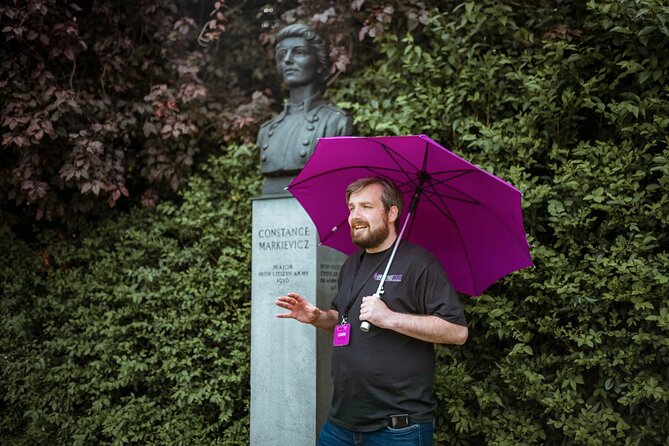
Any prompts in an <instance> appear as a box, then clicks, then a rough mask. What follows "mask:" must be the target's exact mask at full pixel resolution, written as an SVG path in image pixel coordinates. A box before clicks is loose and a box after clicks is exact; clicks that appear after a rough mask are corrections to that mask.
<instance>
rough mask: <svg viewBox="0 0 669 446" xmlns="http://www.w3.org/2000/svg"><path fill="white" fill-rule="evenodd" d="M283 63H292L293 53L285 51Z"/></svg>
mask: <svg viewBox="0 0 669 446" xmlns="http://www.w3.org/2000/svg"><path fill="white" fill-rule="evenodd" d="M283 61H284V62H285V63H293V52H292V51H290V50H288V51H286V54H285V55H284V56H283Z"/></svg>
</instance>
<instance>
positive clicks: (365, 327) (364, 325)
mask: <svg viewBox="0 0 669 446" xmlns="http://www.w3.org/2000/svg"><path fill="white" fill-rule="evenodd" d="M372 297H375V298H377V299H380V298H381V296H379V293H374V294H372ZM370 328H372V324H370V323H369V322H367V321H362V324H360V330H361V331H362V332H364V333H367V332H368V331H369V329H370Z"/></svg>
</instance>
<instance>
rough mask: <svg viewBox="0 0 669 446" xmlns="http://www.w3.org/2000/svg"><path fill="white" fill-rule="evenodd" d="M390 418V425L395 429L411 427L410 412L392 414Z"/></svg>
mask: <svg viewBox="0 0 669 446" xmlns="http://www.w3.org/2000/svg"><path fill="white" fill-rule="evenodd" d="M388 418H389V419H390V421H389V422H388V426H390V427H391V428H393V429H404V428H405V427H409V426H410V425H411V423H410V422H409V414H406V413H402V414H398V415H391V416H390V417H388Z"/></svg>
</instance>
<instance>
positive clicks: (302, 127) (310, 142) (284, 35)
mask: <svg viewBox="0 0 669 446" xmlns="http://www.w3.org/2000/svg"><path fill="white" fill-rule="evenodd" d="M275 58H276V67H277V70H278V71H279V74H280V75H281V79H282V80H283V83H284V85H285V86H286V87H287V88H288V91H289V94H288V99H287V101H286V103H285V105H284V109H283V111H282V112H281V113H279V114H278V115H277V116H275V117H274V118H272V119H270V120H269V121H267V122H265V123H264V124H263V125H262V126H261V128H260V131H259V132H258V140H257V143H258V146H259V147H260V168H261V171H262V174H263V176H264V178H265V182H264V184H263V190H262V193H263V195H271V194H281V193H284V188H285V187H286V186H287V185H288V183H290V181H292V179H293V178H294V177H295V176H296V175H297V174H298V173H299V172H300V170H301V169H302V168H303V167H304V164H305V163H306V162H307V160H308V159H309V157H310V156H311V154H312V153H313V151H314V148H315V147H316V143H317V142H318V138H320V137H324V136H342V135H351V134H352V133H353V126H352V121H351V117H350V116H349V115H348V114H347V113H346V112H344V111H343V110H340V109H338V108H337V107H335V106H333V105H332V104H331V103H329V102H326V101H324V100H323V99H322V96H323V93H324V92H325V86H326V81H327V78H328V76H329V72H330V58H329V51H328V47H327V43H326V42H325V40H324V39H323V38H322V37H321V36H320V35H319V34H317V33H316V31H314V29H313V28H311V27H310V26H308V25H302V24H295V25H289V26H286V27H285V28H283V29H281V30H280V31H279V32H278V33H277V36H276V46H275Z"/></svg>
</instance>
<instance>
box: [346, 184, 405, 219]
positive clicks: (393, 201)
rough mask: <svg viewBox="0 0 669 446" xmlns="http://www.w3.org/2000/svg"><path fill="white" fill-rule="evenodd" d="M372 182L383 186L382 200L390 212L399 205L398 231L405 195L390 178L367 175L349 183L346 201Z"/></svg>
mask: <svg viewBox="0 0 669 446" xmlns="http://www.w3.org/2000/svg"><path fill="white" fill-rule="evenodd" d="M372 184H378V185H379V186H381V202H382V203H383V207H384V209H385V210H386V212H388V211H389V210H390V208H391V207H392V206H397V219H396V220H395V230H396V231H398V230H399V227H400V216H401V215H402V208H403V207H404V197H402V192H400V190H399V188H398V187H397V186H396V185H395V183H393V182H392V181H390V180H387V179H385V178H381V177H365V178H360V179H359V180H356V181H354V182H352V183H351V184H349V185H348V187H347V188H346V203H348V200H349V199H350V198H351V195H353V194H355V193H358V192H360V191H361V190H362V189H364V188H366V187H367V186H371V185H372Z"/></svg>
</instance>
